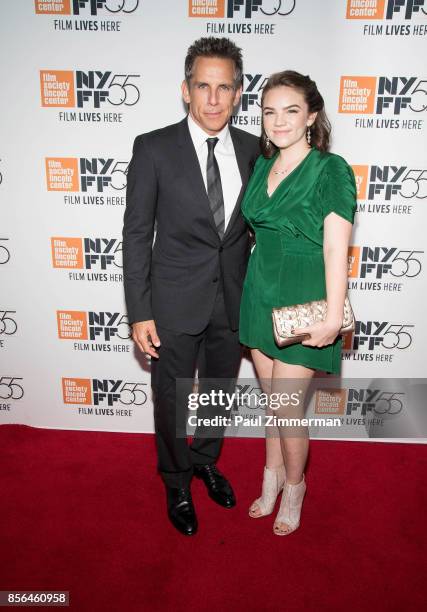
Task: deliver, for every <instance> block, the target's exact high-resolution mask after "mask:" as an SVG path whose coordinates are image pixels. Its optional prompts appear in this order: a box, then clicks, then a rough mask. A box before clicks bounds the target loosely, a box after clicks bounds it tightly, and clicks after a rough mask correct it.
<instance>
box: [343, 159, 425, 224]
mask: <svg viewBox="0 0 427 612" xmlns="http://www.w3.org/2000/svg"><path fill="white" fill-rule="evenodd" d="M352 168H353V172H354V176H355V179H356V186H357V200H358V207H357V211H358V212H359V213H360V212H362V213H380V214H390V213H391V214H399V215H411V214H412V213H413V211H414V208H416V207H414V204H417V202H419V201H420V200H424V199H426V198H427V169H426V168H425V167H423V166H421V167H416V166H412V167H411V166H402V165H400V164H395V165H392V164H386V165H376V164H372V165H366V164H360V165H359V164H356V165H352ZM418 209H419V207H418Z"/></svg>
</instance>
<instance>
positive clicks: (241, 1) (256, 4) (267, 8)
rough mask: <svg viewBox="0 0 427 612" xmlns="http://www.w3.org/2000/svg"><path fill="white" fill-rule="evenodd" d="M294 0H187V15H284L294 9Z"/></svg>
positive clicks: (246, 17)
mask: <svg viewBox="0 0 427 612" xmlns="http://www.w3.org/2000/svg"><path fill="white" fill-rule="evenodd" d="M295 5H296V0H189V1H188V15H189V17H205V18H206V17H227V18H233V17H242V18H245V19H251V18H252V17H253V16H254V15H258V16H259V17H273V16H276V15H279V16H281V17H285V16H286V15H290V14H291V13H292V12H293V10H294V9H295Z"/></svg>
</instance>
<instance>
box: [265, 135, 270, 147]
mask: <svg viewBox="0 0 427 612" xmlns="http://www.w3.org/2000/svg"><path fill="white" fill-rule="evenodd" d="M265 146H266V147H269V146H270V139H269V137H268V136H267V140H266V141H265Z"/></svg>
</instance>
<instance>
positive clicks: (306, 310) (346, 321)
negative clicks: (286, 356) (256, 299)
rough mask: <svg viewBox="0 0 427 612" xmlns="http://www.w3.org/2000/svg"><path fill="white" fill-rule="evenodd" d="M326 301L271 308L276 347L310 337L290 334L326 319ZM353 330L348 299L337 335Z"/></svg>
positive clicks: (351, 312)
mask: <svg viewBox="0 0 427 612" xmlns="http://www.w3.org/2000/svg"><path fill="white" fill-rule="evenodd" d="M326 312H327V302H326V300H314V301H313V302H306V303H305V304H294V305H293V306H282V307H281V308H273V312H272V316H273V331H274V339H275V341H276V344H277V345H278V346H287V345H288V344H295V343H296V342H301V341H302V340H305V339H306V338H309V337H310V334H298V335H297V336H295V335H294V334H293V333H292V330H293V329H297V328H301V327H308V326H309V325H313V324H314V323H317V322H319V321H324V320H325V319H326ZM353 330H354V314H353V309H352V307H351V304H350V300H349V299H348V297H346V298H345V301H344V316H343V323H342V327H341V329H340V331H339V332H338V333H339V334H345V333H347V332H349V331H353Z"/></svg>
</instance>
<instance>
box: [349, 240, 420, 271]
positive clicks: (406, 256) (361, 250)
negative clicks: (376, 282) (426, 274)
mask: <svg viewBox="0 0 427 612" xmlns="http://www.w3.org/2000/svg"><path fill="white" fill-rule="evenodd" d="M423 253H424V251H415V250H407V251H404V250H402V249H398V248H397V247H379V246H376V247H369V246H363V247H360V246H350V247H349V251H348V266H349V269H348V276H349V277H350V278H378V279H379V278H383V277H384V276H386V275H388V274H389V275H391V276H394V277H395V278H403V277H404V276H406V277H407V278H414V277H415V276H418V274H420V272H421V270H422V264H421V260H420V255H422V254H423Z"/></svg>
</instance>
